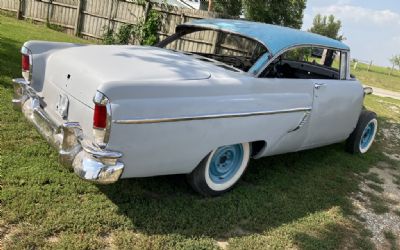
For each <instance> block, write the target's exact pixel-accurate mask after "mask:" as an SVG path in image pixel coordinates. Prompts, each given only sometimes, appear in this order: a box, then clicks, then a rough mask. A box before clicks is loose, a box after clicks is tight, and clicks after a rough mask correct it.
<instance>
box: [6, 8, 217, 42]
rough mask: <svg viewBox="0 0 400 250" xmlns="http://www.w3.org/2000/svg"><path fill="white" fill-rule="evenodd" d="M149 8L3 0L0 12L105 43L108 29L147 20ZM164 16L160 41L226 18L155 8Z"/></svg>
mask: <svg viewBox="0 0 400 250" xmlns="http://www.w3.org/2000/svg"><path fill="white" fill-rule="evenodd" d="M148 8H149V4H148V3H147V4H138V3H136V2H133V1H132V0H130V1H129V0H0V9H1V10H6V11H13V12H16V16H17V17H18V18H25V19H31V20H34V21H37V22H44V23H49V24H53V25H57V26H60V27H62V28H63V29H64V30H65V31H66V32H67V33H70V34H74V35H79V36H82V37H84V38H94V39H101V38H102V36H103V34H104V33H105V32H106V30H107V29H112V30H114V31H117V30H118V29H119V27H121V25H123V24H135V23H138V22H139V21H140V20H143V19H145V18H146V15H148ZM153 9H155V10H157V11H159V12H160V13H162V15H163V24H162V26H161V28H160V30H159V36H160V39H163V38H165V37H166V36H168V35H171V34H173V33H174V31H175V27H176V25H178V24H181V23H184V22H187V21H190V20H193V19H201V18H218V17H223V16H222V14H219V13H214V12H207V11H203V10H191V9H180V8H176V7H172V6H168V7H165V6H164V7H163V6H161V5H155V6H154V7H153Z"/></svg>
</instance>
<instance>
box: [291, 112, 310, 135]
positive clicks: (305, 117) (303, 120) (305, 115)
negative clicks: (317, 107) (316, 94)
mask: <svg viewBox="0 0 400 250" xmlns="http://www.w3.org/2000/svg"><path fill="white" fill-rule="evenodd" d="M310 114H311V112H310V111H307V112H304V116H303V118H302V119H301V121H300V123H299V125H297V127H296V128H294V129H292V130H289V131H288V133H292V132H295V131H297V130H299V129H301V128H302V127H303V126H304V124H306V122H307V120H308V117H309V116H310Z"/></svg>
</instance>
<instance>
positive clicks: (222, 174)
mask: <svg viewBox="0 0 400 250" xmlns="http://www.w3.org/2000/svg"><path fill="white" fill-rule="evenodd" d="M243 157H244V150H243V146H242V145H241V144H236V145H231V146H224V147H220V148H218V149H217V150H216V151H215V153H214V154H213V156H212V158H211V161H210V168H209V176H210V179H211V181H212V182H214V183H216V184H224V183H226V182H228V181H230V180H231V179H232V177H234V176H235V175H236V173H237V172H238V170H239V169H240V167H241V165H242V163H243Z"/></svg>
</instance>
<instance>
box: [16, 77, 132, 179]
mask: <svg viewBox="0 0 400 250" xmlns="http://www.w3.org/2000/svg"><path fill="white" fill-rule="evenodd" d="M13 85H14V98H13V100H12V103H13V106H14V109H16V110H21V111H22V113H23V114H24V115H25V117H26V118H27V119H28V120H29V121H30V122H31V123H33V124H34V125H35V127H36V129H37V130H38V131H39V133H40V134H41V135H42V136H43V137H44V138H45V139H46V140H47V141H48V142H49V143H50V144H51V145H53V146H54V147H55V148H56V149H58V150H59V161H60V162H61V163H62V164H63V165H65V166H72V168H73V169H74V172H75V173H76V174H77V175H78V176H79V177H80V178H82V179H84V180H88V181H92V182H95V183H99V184H110V183H114V182H116V181H118V180H119V179H120V177H121V175H122V172H123V171H124V164H123V163H122V162H120V161H119V159H120V158H121V157H122V154H121V153H119V152H115V151H108V150H106V149H101V148H100V147H98V146H97V145H95V144H93V143H90V142H88V141H87V140H85V139H84V136H83V133H82V129H81V126H80V125H79V123H77V122H66V123H64V124H62V125H61V126H60V125H57V124H56V123H55V122H53V120H52V119H51V118H50V117H49V116H48V115H47V113H46V112H45V111H44V110H43V108H42V107H41V106H40V101H39V100H40V99H39V96H37V94H36V91H35V90H34V89H32V88H31V87H30V85H29V82H27V81H25V79H14V80H13Z"/></svg>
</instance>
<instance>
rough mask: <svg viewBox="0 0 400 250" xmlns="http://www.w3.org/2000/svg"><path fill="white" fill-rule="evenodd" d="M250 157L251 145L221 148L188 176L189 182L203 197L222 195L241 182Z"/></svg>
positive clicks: (213, 152) (244, 144)
mask: <svg viewBox="0 0 400 250" xmlns="http://www.w3.org/2000/svg"><path fill="white" fill-rule="evenodd" d="M250 155H251V146H250V143H240V144H235V145H229V146H223V147H219V148H217V149H216V150H213V151H212V152H211V153H210V154H209V155H208V156H207V157H206V158H204V159H203V160H202V161H201V162H200V164H199V165H198V166H197V168H196V169H195V170H193V172H192V173H190V174H189V175H188V181H189V183H190V185H191V186H192V187H193V189H194V190H195V191H197V192H198V193H200V194H202V195H205V196H218V195H221V194H223V193H225V192H227V191H229V190H230V189H231V188H232V187H233V186H234V185H235V184H236V183H237V182H238V181H239V179H240V177H241V176H242V175H243V173H244V171H245V170H246V168H247V165H248V163H249V160H250Z"/></svg>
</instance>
